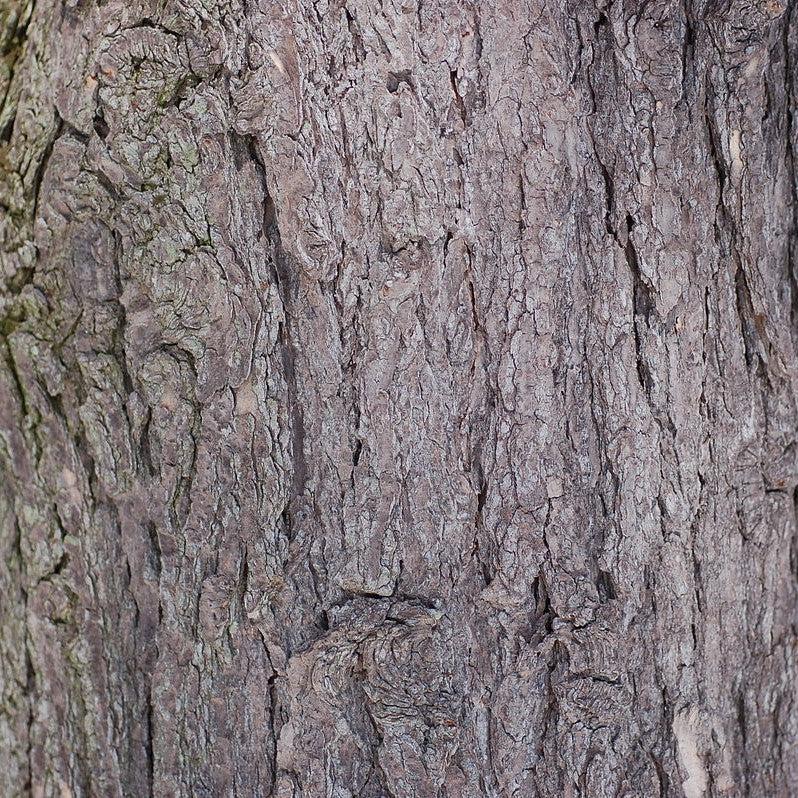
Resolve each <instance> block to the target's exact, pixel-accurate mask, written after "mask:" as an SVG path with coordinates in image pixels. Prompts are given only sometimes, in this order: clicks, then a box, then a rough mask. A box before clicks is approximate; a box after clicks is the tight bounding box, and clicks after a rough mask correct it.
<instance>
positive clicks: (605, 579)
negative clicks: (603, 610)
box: [596, 571, 617, 602]
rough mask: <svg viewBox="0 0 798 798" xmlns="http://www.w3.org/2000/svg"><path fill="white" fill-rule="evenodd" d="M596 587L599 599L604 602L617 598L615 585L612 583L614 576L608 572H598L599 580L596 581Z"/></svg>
mask: <svg viewBox="0 0 798 798" xmlns="http://www.w3.org/2000/svg"><path fill="white" fill-rule="evenodd" d="M596 587H597V588H598V592H599V597H600V598H601V600H602V602H604V601H612V600H613V599H615V598H616V597H617V593H616V591H615V583H614V582H613V581H612V576H610V574H608V573H607V572H606V571H599V572H598V579H596Z"/></svg>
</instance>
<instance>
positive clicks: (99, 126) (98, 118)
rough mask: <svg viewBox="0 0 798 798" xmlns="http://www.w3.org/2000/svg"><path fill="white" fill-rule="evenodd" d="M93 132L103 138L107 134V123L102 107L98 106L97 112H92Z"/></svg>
mask: <svg viewBox="0 0 798 798" xmlns="http://www.w3.org/2000/svg"><path fill="white" fill-rule="evenodd" d="M94 132H95V133H96V134H97V135H98V136H99V137H100V138H101V139H103V140H105V138H107V136H108V133H109V129H108V123H107V122H106V121H105V116H104V115H103V112H102V108H98V109H97V113H95V114H94Z"/></svg>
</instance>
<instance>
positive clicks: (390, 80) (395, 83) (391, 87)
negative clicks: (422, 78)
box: [385, 69, 410, 94]
mask: <svg viewBox="0 0 798 798" xmlns="http://www.w3.org/2000/svg"><path fill="white" fill-rule="evenodd" d="M400 83H407V85H408V86H409V85H410V70H409V69H403V70H402V71H401V72H389V73H388V77H387V79H386V81H385V87H386V88H387V89H388V91H389V92H391V94H396V92H397V91H399V84H400Z"/></svg>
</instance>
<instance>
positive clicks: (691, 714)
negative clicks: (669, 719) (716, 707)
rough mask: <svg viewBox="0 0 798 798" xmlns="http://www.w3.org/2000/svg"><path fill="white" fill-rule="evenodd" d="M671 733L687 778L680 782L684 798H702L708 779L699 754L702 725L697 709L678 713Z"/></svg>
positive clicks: (692, 708)
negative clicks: (674, 737)
mask: <svg viewBox="0 0 798 798" xmlns="http://www.w3.org/2000/svg"><path fill="white" fill-rule="evenodd" d="M673 733H674V735H675V736H676V745H677V747H678V750H679V763H680V764H681V766H682V770H683V771H684V773H686V774H687V778H686V779H685V780H684V781H683V782H682V787H683V788H684V795H685V798H702V796H704V795H705V794H706V790H707V784H708V782H709V777H708V775H707V769H706V766H705V765H704V758H703V756H702V752H701V746H702V738H703V736H704V735H703V731H702V723H701V715H700V713H699V711H698V708H697V707H690V708H689V709H684V710H682V711H681V712H679V713H678V714H677V715H676V717H675V718H674V720H673Z"/></svg>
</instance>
